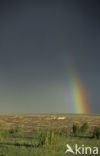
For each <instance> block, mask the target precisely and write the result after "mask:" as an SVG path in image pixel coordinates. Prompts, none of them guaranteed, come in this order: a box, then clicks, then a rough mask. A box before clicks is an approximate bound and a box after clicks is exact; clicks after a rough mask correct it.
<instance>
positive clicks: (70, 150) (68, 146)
mask: <svg viewBox="0 0 100 156" xmlns="http://www.w3.org/2000/svg"><path fill="white" fill-rule="evenodd" d="M66 146H67V150H66V151H65V153H68V152H71V153H74V151H73V150H72V148H71V147H70V145H69V144H66Z"/></svg>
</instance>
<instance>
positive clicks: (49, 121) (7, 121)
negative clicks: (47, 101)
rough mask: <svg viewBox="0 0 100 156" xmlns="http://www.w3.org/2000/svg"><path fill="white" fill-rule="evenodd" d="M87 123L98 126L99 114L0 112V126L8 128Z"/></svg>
mask: <svg viewBox="0 0 100 156" xmlns="http://www.w3.org/2000/svg"><path fill="white" fill-rule="evenodd" d="M85 122H87V123H88V124H89V127H90V128H93V127H95V126H100V115H69V114H64V115H63V114H62V115H60V114H57V115H54V114H52V115H48V114H15V115H14V114H10V115H8V114H1V115H0V127H1V128H3V129H4V130H8V129H10V128H11V127H14V126H16V125H18V126H20V127H21V128H22V129H23V130H24V131H25V132H32V131H33V130H37V129H41V128H58V129H59V128H64V127H65V128H71V127H72V125H73V123H79V124H82V123H85Z"/></svg>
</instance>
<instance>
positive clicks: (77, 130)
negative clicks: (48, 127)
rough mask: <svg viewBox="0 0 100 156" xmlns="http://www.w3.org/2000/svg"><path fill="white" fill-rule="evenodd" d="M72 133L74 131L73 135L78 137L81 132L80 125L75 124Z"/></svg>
mask: <svg viewBox="0 0 100 156" xmlns="http://www.w3.org/2000/svg"><path fill="white" fill-rule="evenodd" d="M72 131H73V135H74V136H77V135H78V134H79V132H80V127H79V124H73V127H72Z"/></svg>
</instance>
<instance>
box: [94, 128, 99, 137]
mask: <svg viewBox="0 0 100 156" xmlns="http://www.w3.org/2000/svg"><path fill="white" fill-rule="evenodd" d="M93 138H97V139H100V127H95V128H94V131H93Z"/></svg>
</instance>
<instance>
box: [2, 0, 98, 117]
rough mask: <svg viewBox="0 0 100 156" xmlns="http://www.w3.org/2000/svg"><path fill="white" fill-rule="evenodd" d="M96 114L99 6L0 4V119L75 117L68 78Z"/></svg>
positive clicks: (64, 1)
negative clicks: (80, 87)
mask: <svg viewBox="0 0 100 156" xmlns="http://www.w3.org/2000/svg"><path fill="white" fill-rule="evenodd" d="M73 71H75V72H76V73H77V75H78V77H79V79H80V81H81V83H82V85H83V87H84V89H85V92H86V96H87V98H88V101H89V108H90V112H91V113H97V114H99V113H100V1H99V0H81V1H80V0H76V1H75V0H61V1H59V0H57V1H55V0H48V1H44V0H42V1H41V0H36V1H35V0H34V1H30V0H27V1H25V0H20V1H19V0H17V1H12V0H9V1H7V0H5V1H3V0H1V1H0V113H75V108H74V106H73V103H72V94H71V84H70V79H71V78H70V73H71V72H73Z"/></svg>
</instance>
